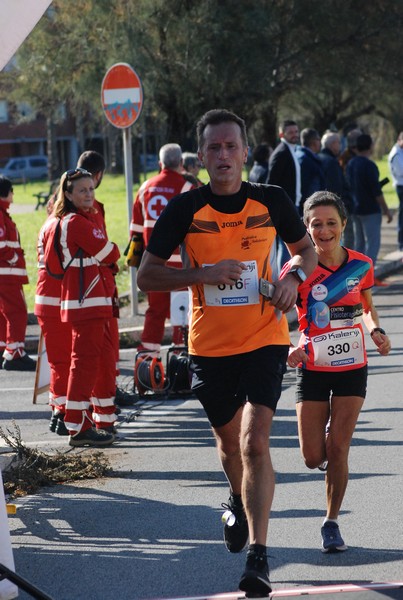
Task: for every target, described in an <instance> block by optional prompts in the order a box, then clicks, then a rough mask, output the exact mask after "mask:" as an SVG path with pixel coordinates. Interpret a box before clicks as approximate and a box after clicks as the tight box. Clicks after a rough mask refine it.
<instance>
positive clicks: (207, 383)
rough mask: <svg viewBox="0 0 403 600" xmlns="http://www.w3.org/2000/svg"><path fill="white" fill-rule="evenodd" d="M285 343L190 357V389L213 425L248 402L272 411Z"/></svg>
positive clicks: (219, 424)
mask: <svg viewBox="0 0 403 600" xmlns="http://www.w3.org/2000/svg"><path fill="white" fill-rule="evenodd" d="M287 356H288V346H284V345H281V346H278V345H273V346H264V347H263V348H258V349H257V350H253V351H251V352H245V353H243V354H234V355H232V356H219V357H207V356H191V357H190V370H191V372H192V390H193V392H194V393H195V394H196V396H197V398H198V399H199V400H200V402H201V403H202V405H203V407H204V410H205V411H206V414H207V417H208V419H209V421H210V423H211V425H212V426H213V427H222V426H223V425H226V424H227V423H229V422H230V421H231V420H232V418H233V417H234V416H235V413H236V412H237V411H238V409H239V408H240V407H241V406H243V404H244V403H245V402H246V401H248V402H251V403H252V404H262V405H263V406H267V407H269V408H271V409H272V410H273V412H275V411H276V407H277V402H278V400H279V398H280V394H281V383H282V381H283V375H284V373H285V368H286V360H287Z"/></svg>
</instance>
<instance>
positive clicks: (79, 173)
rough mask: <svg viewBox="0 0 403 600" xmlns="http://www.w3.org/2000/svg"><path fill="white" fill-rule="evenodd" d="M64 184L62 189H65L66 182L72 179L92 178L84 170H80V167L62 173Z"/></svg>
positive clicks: (90, 174)
mask: <svg viewBox="0 0 403 600" xmlns="http://www.w3.org/2000/svg"><path fill="white" fill-rule="evenodd" d="M63 176H64V178H65V179H64V183H63V188H64V189H66V183H67V181H72V180H73V179H80V178H81V177H92V173H90V172H89V171H87V170H86V169H82V168H81V167H77V168H76V169H70V170H69V171H66V172H65V173H63Z"/></svg>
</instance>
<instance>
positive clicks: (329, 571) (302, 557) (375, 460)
mask: <svg viewBox="0 0 403 600" xmlns="http://www.w3.org/2000/svg"><path fill="white" fill-rule="evenodd" d="M388 282H389V283H390V285H389V287H387V288H378V289H377V291H376V305H377V307H378V310H379V313H380V317H381V322H382V326H383V327H384V328H385V329H386V330H387V332H388V333H389V335H390V337H391V340H392V346H393V351H392V353H391V354H390V355H389V356H388V357H379V356H378V354H377V353H376V352H375V351H374V350H373V346H371V340H370V338H369V336H368V340H367V346H368V348H369V349H370V350H369V361H370V378H369V391H368V396H367V400H366V402H365V405H364V408H363V410H362V413H361V415H360V418H359V422H358V426H357V430H356V433H355V436H354V441H353V445H352V449H351V455H350V470H351V473H350V483H349V486H348V490H347V494H346V498H345V502H344V505H343V508H342V512H341V516H340V520H339V522H340V527H341V531H342V534H343V536H344V538H345V541H346V543H347V544H348V546H349V550H348V551H347V552H345V553H341V554H338V555H324V554H322V553H321V552H320V527H321V523H322V519H323V516H324V512H325V494H324V476H323V473H321V472H319V471H318V470H314V471H309V470H307V469H306V468H305V467H304V464H303V462H302V459H301V457H300V453H299V448H298V439H297V427H296V419H295V409H294V381H295V378H294V374H293V373H292V372H290V373H287V375H286V377H285V381H284V392H283V395H282V399H281V401H280V404H279V409H278V411H277V414H276V417H275V421H274V427H273V433H272V442H271V446H272V457H273V462H274V466H275V470H276V474H277V475H276V478H277V487H276V494H275V499H274V504H273V511H272V518H271V522H270V527H269V536H268V547H269V556H270V567H271V579H272V583H273V587H274V589H275V590H283V589H286V588H292V589H298V588H303V587H305V586H312V585H313V586H320V585H326V584H344V583H350V584H351V583H369V582H391V581H402V579H403V519H402V489H403V460H402V446H403V438H402V411H403V394H402V388H403V360H402V357H403V272H400V273H397V274H395V275H393V276H390V277H389V278H388ZM292 335H293V337H294V338H295V339H296V335H297V334H296V333H295V332H294V333H293V334H292ZM121 358H122V360H121V368H122V375H121V383H122V384H123V385H126V384H127V385H129V384H130V381H131V376H132V367H133V359H134V351H133V350H129V351H123V352H122V357H121ZM0 382H1V389H0V426H2V427H3V428H4V427H10V426H11V420H12V419H15V421H16V423H17V424H18V426H19V427H20V429H21V432H22V438H23V440H24V441H25V442H26V443H27V444H29V445H31V444H32V445H34V446H37V447H39V448H40V449H42V450H44V451H51V450H52V449H54V448H57V449H59V450H63V451H64V450H66V451H68V446H67V444H66V438H59V437H57V436H56V435H55V434H52V433H50V432H49V430H48V421H49V410H48V407H47V398H46V395H41V396H39V397H38V401H37V404H36V405H33V404H32V394H33V384H34V375H33V374H31V373H22V374H15V373H9V372H5V371H0ZM119 432H120V439H119V441H118V442H117V443H116V445H115V446H113V447H112V448H109V449H107V450H105V453H106V454H107V455H108V456H109V458H110V461H111V464H112V465H113V469H114V476H113V477H109V478H106V479H101V480H95V481H83V482H80V483H78V484H77V483H75V484H68V485H59V486H57V487H54V488H48V489H44V490H42V491H41V493H39V494H36V495H33V496H28V497H25V498H21V499H19V500H18V501H17V505H18V508H17V514H16V515H15V516H12V517H9V519H8V522H9V528H10V532H11V539H12V547H13V554H14V560H15V563H16V571H17V573H19V574H20V575H22V576H23V577H26V578H27V579H29V580H30V581H31V582H32V583H34V584H35V585H37V586H39V587H40V588H41V589H43V590H44V591H46V592H47V594H49V596H51V597H53V598H54V599H55V600H56V599H57V600H73V599H74V600H115V599H117V598H118V599H119V600H139V599H149V598H172V597H181V596H200V595H204V596H211V595H216V594H220V593H223V592H230V591H235V590H236V589H237V585H238V581H239V577H240V574H241V571H242V569H243V566H244V562H245V554H244V553H243V554H241V555H231V554H229V553H228V552H227V551H226V550H225V547H224V545H223V542H222V525H221V521H220V516H221V512H222V511H221V503H222V502H226V501H227V498H228V486H227V483H226V481H225V478H224V476H223V474H222V471H221V468H220V465H219V463H218V459H217V455H216V450H215V447H214V440H213V437H212V434H211V431H210V429H209V426H208V423H207V421H206V419H205V417H204V414H203V411H202V410H201V408H200V406H199V405H198V403H197V401H195V400H185V399H184V400H166V401H149V402H147V403H145V404H141V403H139V405H137V406H136V407H135V408H134V411H133V412H132V413H130V411H129V410H124V411H123V413H122V415H121V420H120V423H119ZM71 452H80V450H77V449H74V450H71ZM83 452H85V453H86V454H88V453H92V450H84V451H83ZM399 593H400V592H399ZM19 597H20V598H21V599H25V598H28V597H29V596H28V594H26V593H25V592H22V593H20V596H19ZM400 597H401V596H397V595H396V596H393V598H400ZM376 598H377V600H378V599H379V600H381V597H380V596H378V595H377V596H376ZM384 598H385V596H383V595H382V600H384ZM389 598H392V596H388V599H389ZM357 600H361V598H360V599H358V596H357ZM371 600H372V597H371Z"/></svg>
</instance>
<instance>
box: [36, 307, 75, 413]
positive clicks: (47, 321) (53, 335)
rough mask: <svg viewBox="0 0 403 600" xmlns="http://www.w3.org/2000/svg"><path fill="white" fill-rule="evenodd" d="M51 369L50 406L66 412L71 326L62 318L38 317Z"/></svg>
mask: <svg viewBox="0 0 403 600" xmlns="http://www.w3.org/2000/svg"><path fill="white" fill-rule="evenodd" d="M38 323H39V325H40V328H41V331H42V334H43V337H44V339H45V345H46V353H47V356H48V363H49V367H50V386H49V388H50V389H49V392H50V394H49V396H50V398H49V404H50V405H51V406H52V408H55V409H57V410H58V411H59V412H61V413H64V412H65V405H66V400H67V384H68V380H69V374H70V360H71V325H70V323H62V321H61V320H60V317H45V318H44V317H38Z"/></svg>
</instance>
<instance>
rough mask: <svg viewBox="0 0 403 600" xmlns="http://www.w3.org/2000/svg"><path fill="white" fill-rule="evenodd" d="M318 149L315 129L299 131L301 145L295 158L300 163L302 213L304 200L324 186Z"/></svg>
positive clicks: (318, 138) (318, 143) (318, 142)
mask: <svg viewBox="0 0 403 600" xmlns="http://www.w3.org/2000/svg"><path fill="white" fill-rule="evenodd" d="M319 150H320V135H319V133H318V132H317V131H316V129H309V128H307V129H303V130H302V131H301V146H300V147H299V148H298V149H297V159H298V161H299V164H300V165H301V202H300V204H299V211H300V214H301V215H302V213H303V206H304V202H305V200H306V199H307V198H308V197H309V196H311V195H312V194H313V193H314V192H319V191H320V190H323V189H324V188H325V177H324V175H323V169H322V163H321V161H320V160H319V158H318V157H317V156H316V155H317V154H318V152H319Z"/></svg>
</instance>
